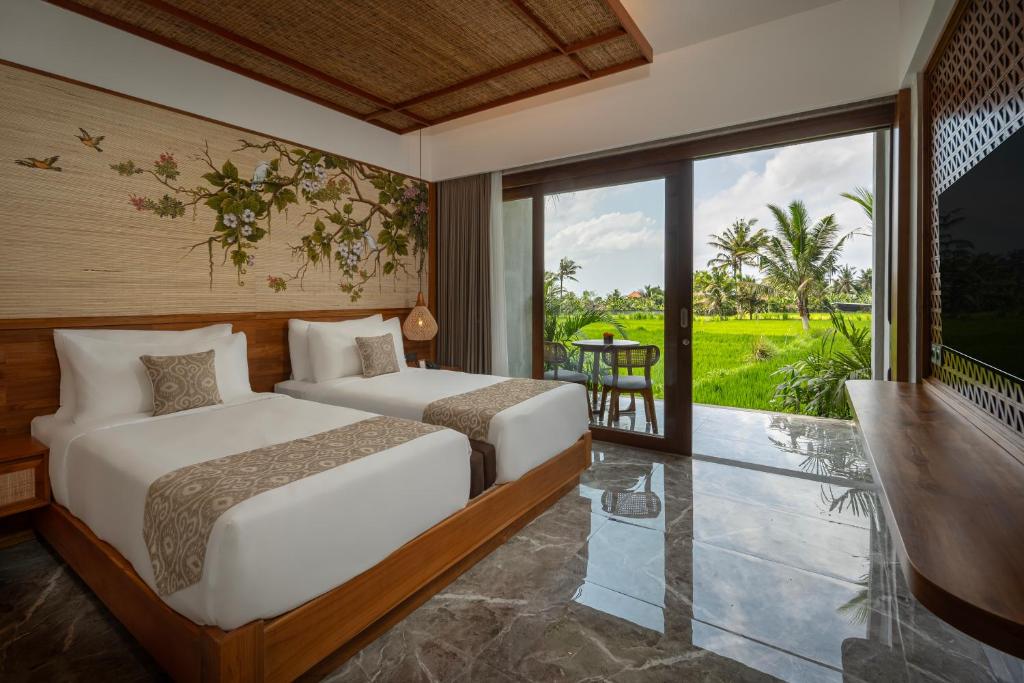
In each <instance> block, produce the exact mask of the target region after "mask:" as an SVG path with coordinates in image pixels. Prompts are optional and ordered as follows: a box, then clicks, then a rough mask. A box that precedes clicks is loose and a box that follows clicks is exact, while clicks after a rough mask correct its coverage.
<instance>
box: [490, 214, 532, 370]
mask: <svg viewBox="0 0 1024 683" xmlns="http://www.w3.org/2000/svg"><path fill="white" fill-rule="evenodd" d="M498 201H501V196H500V195H498ZM501 232H502V235H501V237H502V240H501V243H502V254H501V256H502V258H501V266H500V267H501V270H502V273H501V277H502V280H503V282H504V290H503V292H502V294H503V296H502V298H501V299H497V298H495V300H494V308H495V309H498V308H499V307H500V308H501V309H502V318H503V319H504V330H503V331H502V336H503V337H504V340H505V353H506V356H505V357H506V359H507V363H508V374H509V376H510V377H530V376H531V374H532V373H533V359H532V358H531V354H532V353H533V345H532V339H533V325H532V322H533V200H532V199H529V198H527V199H516V200H512V201H508V202H503V203H502V205H501Z"/></svg>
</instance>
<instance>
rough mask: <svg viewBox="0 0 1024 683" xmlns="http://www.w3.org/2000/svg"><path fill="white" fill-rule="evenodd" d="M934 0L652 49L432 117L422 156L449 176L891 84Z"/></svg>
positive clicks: (737, 120) (889, 0) (819, 103)
mask: <svg viewBox="0 0 1024 683" xmlns="http://www.w3.org/2000/svg"><path fill="white" fill-rule="evenodd" d="M932 2H934V0H900V2H895V1H894V0H842V1H840V2H835V3H832V4H829V5H825V6H823V7H820V8H817V9H813V10H810V11H807V12H802V13H799V14H795V15H792V16H789V17H786V18H783V19H779V20H776V21H773V22H769V23H766V24H761V25H758V26H754V27H752V28H749V29H745V30H742V31H737V32H735V33H731V34H727V35H724V36H721V37H718V38H714V39H712V40H708V41H704V42H701V43H697V44H694V45H689V46H686V47H683V48H680V49H677V50H672V51H670V52H665V53H660V54H656V55H655V59H654V64H652V65H651V66H649V67H643V68H641V69H635V70H632V71H629V72H624V73H621V74H618V75H615V76H609V77H606V78H602V79H598V80H596V81H593V82H591V83H585V84H581V85H578V86H573V87H571V88H568V89H565V90H562V91H558V92H553V93H549V94H547V95H542V96H539V97H536V98H531V99H530V100H529V101H528V102H529V103H528V104H527V103H524V102H519V103H514V104H510V105H507V106H505V107H501V108H498V109H493V110H489V111H487V112H482V113H480V114H477V115H474V116H472V117H467V118H463V119H457V120H455V121H452V122H450V123H447V124H442V125H440V126H436V127H434V128H431V129H428V133H427V134H426V136H425V138H424V139H425V141H429V142H427V143H425V147H426V148H427V160H426V161H425V167H426V168H427V169H428V171H427V173H428V175H429V176H430V177H432V178H434V179H444V178H451V177H457V176H462V175H467V174H470V173H478V172H482V171H489V170H494V169H508V168H514V167H517V166H523V165H528V164H533V163H537V162H541V161H546V160H551V159H558V158H562V157H568V156H573V155H579V154H586V153H592V152H596V151H600V150H606V149H614V148H617V147H622V146H627V145H633V144H639V143H644V142H650V141H654V140H660V139H666V138H672V137H676V136H680V135H686V134H690V133H694V132H699V131H704V130H711V129H716V128H721V127H724V126H730V125H736V124H742V123H749V122H752V121H758V120H762V119H766V118H772V117H776V116H783V115H788V114H795V113H799V112H804V111H808V110H813V109H818V108H823V107H829V106H835V105H840V104H845V103H849V102H856V101H860V100H865V99H871V98H875V97H880V96H885V95H891V94H893V93H895V92H896V90H898V88H899V86H900V83H901V81H902V78H903V72H904V70H905V68H906V65H907V62H908V61H909V59H910V55H912V54H913V52H914V50H913V48H914V47H916V40H915V39H914V37H913V36H914V33H915V32H917V34H918V35H920V29H921V25H922V23H923V22H922V17H923V14H924V13H925V9H926V8H924V7H923V6H921V3H924V4H927V5H930V4H931V3H932ZM901 22H903V23H904V24H905V25H906V26H905V27H903V28H902V29H901ZM641 28H642V27H641ZM906 44H910V45H912V46H913V47H906V46H905V45H906Z"/></svg>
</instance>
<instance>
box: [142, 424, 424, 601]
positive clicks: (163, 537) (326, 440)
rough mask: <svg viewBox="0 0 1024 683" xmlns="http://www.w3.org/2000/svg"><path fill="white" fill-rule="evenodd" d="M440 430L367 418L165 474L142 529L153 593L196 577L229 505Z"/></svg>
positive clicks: (153, 490) (153, 488) (154, 488)
mask: <svg viewBox="0 0 1024 683" xmlns="http://www.w3.org/2000/svg"><path fill="white" fill-rule="evenodd" d="M439 429H440V427H436V426H433V425H427V424H423V423H422V422H414V421H412V420H403V419H401V418H396V417H374V418H370V419H368V420H362V421H360V422H356V423H353V424H350V425H346V426H344V427H339V428H338V429H332V430H331V431H327V432H322V433H320V434H314V435H312V436H307V437H304V438H301V439H295V440H293V441H287V442H285V443H281V444H275V445H273V446H266V447H264V448H257V449H256V450H252V451H246V452H245V453H236V454H234V455H228V456H225V457H223V458H218V459H216V460H209V461H207V462H200V463H196V464H194V465H188V466H186V467H182V468H181V469H178V470H175V471H173V472H170V473H168V474H165V475H164V476H162V477H160V478H159V479H157V480H156V481H154V482H153V483H152V484H151V485H150V487H149V491H148V492H147V494H146V511H145V517H144V521H143V531H142V533H143V537H144V538H145V541H146V548H147V549H148V550H149V558H150V561H151V562H152V565H153V573H154V575H155V576H156V587H157V592H158V593H159V594H160V595H169V594H171V593H174V592H175V591H179V590H181V589H182V588H187V587H189V586H191V585H193V584H195V583H198V582H199V579H200V578H201V577H202V575H203V562H204V560H205V558H206V545H207V542H208V541H209V538H210V533H211V531H212V530H213V525H214V523H215V522H216V521H217V519H218V518H219V517H220V516H221V515H222V514H224V513H225V512H227V511H228V510H229V509H230V508H232V507H234V506H235V505H238V504H239V503H241V502H242V501H245V500H248V499H249V498H252V497H253V496H257V495H259V494H261V493H263V492H265V491H270V490H271V489H276V488H278V487H280V486H284V485H286V484H290V483H292V482H293V481H298V480H299V479H304V478H306V477H310V476H313V475H314V474H319V473H320V472H325V471H327V470H330V469H334V468H335V467H340V466H341V465H344V464H346V463H350V462H352V461H354V460H358V459H360V458H364V457H366V456H368V455H373V454H375V453H379V452H381V451H384V450H387V449H389V448H394V447H395V446H400V445H402V444H404V443H407V442H409V441H412V440H413V439H417V438H419V437H421V436H424V435H426V434H429V433H431V432H436V431H439Z"/></svg>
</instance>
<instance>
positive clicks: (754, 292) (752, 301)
mask: <svg viewBox="0 0 1024 683" xmlns="http://www.w3.org/2000/svg"><path fill="white" fill-rule="evenodd" d="M769 294H770V291H769V289H768V286H767V285H765V284H764V283H762V282H758V281H757V280H755V279H754V278H752V277H741V278H739V279H738V280H736V308H738V309H739V312H740V313H746V314H747V317H748V318H750V319H751V320H753V319H754V314H755V313H759V312H761V311H763V310H764V309H765V307H766V306H767V305H768V295H769Z"/></svg>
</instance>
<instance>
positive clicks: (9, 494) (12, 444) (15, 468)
mask: <svg viewBox="0 0 1024 683" xmlns="http://www.w3.org/2000/svg"><path fill="white" fill-rule="evenodd" d="M48 459H49V449H48V448H47V447H46V446H45V445H43V444H41V443H39V442H38V441H36V440H35V439H33V438H32V437H30V436H27V435H18V436H4V437H0V517H7V516H9V515H13V514H17V513H19V512H25V511H26V510H33V509H35V508H39V507H43V506H44V505H48V504H49V503H50V477H49V470H48V462H47V461H48Z"/></svg>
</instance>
